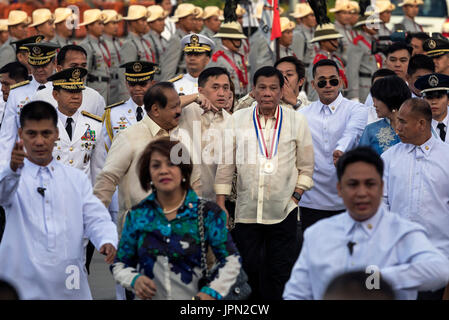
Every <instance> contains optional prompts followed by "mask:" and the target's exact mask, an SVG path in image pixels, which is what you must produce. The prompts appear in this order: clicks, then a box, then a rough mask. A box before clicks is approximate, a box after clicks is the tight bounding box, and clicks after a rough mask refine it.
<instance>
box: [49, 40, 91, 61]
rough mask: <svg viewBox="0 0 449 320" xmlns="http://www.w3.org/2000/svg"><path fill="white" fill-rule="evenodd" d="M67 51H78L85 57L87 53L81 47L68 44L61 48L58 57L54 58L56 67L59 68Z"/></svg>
mask: <svg viewBox="0 0 449 320" xmlns="http://www.w3.org/2000/svg"><path fill="white" fill-rule="evenodd" d="M68 51H78V52H81V53H83V54H84V55H85V56H86V57H87V52H86V50H85V49H84V48H83V47H81V46H78V45H76V44H68V45H66V46H64V47H62V48H61V49H60V50H59V52H58V55H57V57H56V63H57V64H58V66H61V65H62V64H63V63H64V62H65V58H66V56H67V52H68Z"/></svg>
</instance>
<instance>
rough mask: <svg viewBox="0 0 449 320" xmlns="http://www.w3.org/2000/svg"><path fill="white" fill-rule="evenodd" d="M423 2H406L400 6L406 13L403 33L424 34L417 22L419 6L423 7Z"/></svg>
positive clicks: (402, 22)
mask: <svg viewBox="0 0 449 320" xmlns="http://www.w3.org/2000/svg"><path fill="white" fill-rule="evenodd" d="M423 4H424V2H423V1H422V0H404V1H403V2H401V3H399V4H398V6H399V7H402V11H403V12H404V19H402V21H401V27H402V28H403V29H402V31H408V32H423V31H424V29H423V27H422V26H421V25H420V24H418V23H416V22H415V18H416V16H417V15H418V13H419V6H422V5H423Z"/></svg>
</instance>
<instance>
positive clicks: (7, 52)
mask: <svg viewBox="0 0 449 320" xmlns="http://www.w3.org/2000/svg"><path fill="white" fill-rule="evenodd" d="M30 23H31V18H30V17H28V15H27V14H26V12H23V11H19V10H11V11H10V12H9V15H8V32H9V38H8V40H7V41H6V42H5V43H3V45H2V46H1V47H0V57H1V58H2V59H1V62H0V64H1V66H4V65H5V64H7V63H9V62H14V61H16V48H15V46H14V45H13V44H12V42H14V41H17V40H22V39H25V38H26V37H27V34H28V25H29V24H30Z"/></svg>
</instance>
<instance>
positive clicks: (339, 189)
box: [337, 181, 343, 198]
mask: <svg viewBox="0 0 449 320" xmlns="http://www.w3.org/2000/svg"><path fill="white" fill-rule="evenodd" d="M337 193H338V196H339V197H340V198H343V197H342V195H341V182H340V181H338V182H337Z"/></svg>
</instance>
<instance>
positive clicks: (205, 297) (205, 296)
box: [197, 292, 217, 300]
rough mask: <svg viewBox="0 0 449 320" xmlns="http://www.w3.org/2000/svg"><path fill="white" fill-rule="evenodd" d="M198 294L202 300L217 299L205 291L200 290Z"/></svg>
mask: <svg viewBox="0 0 449 320" xmlns="http://www.w3.org/2000/svg"><path fill="white" fill-rule="evenodd" d="M197 296H198V297H200V299H201V300H217V299H215V298H214V297H212V296H210V295H208V294H207V293H204V292H198V293H197Z"/></svg>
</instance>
